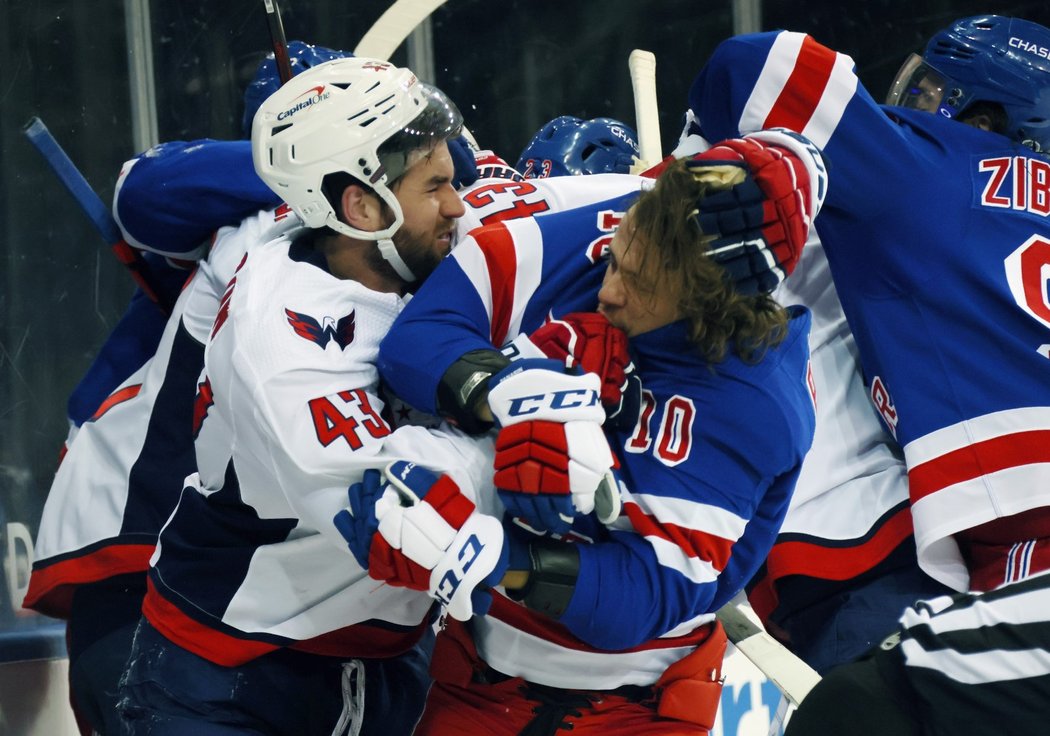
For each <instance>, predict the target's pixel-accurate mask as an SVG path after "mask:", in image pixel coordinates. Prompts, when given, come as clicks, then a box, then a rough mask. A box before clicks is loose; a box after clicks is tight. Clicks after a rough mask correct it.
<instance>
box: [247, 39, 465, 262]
mask: <svg viewBox="0 0 1050 736" xmlns="http://www.w3.org/2000/svg"><path fill="white" fill-rule="evenodd" d="M461 127H462V117H461V116H460V114H459V110H457V109H456V106H455V105H454V104H453V103H452V102H451V100H449V99H448V97H446V96H445V94H444V93H443V92H441V91H440V90H438V89H436V88H434V87H431V86H429V85H426V84H423V83H422V82H420V81H419V80H418V79H417V78H416V76H415V75H414V74H413V73H412V72H411V71H409V70H408V69H403V68H399V67H396V66H394V65H392V64H389V63H387V62H385V61H381V60H377V59H366V58H361V57H353V58H342V59H334V60H331V61H327V62H324V63H322V64H320V65H318V66H316V67H313V68H311V69H308V70H306V71H304V72H303V73H301V74H299V75H297V76H295V77H292V79H291V80H289V81H288V82H287V83H286V84H285V85H284V86H283V87H281V88H280V89H278V90H277V91H276V92H274V93H273V94H272V95H271V96H270V97H268V98H267V99H266V100H265V101H264V102H263V104H262V105H261V106H260V107H259V110H258V112H257V113H256V115H255V119H254V121H253V123H252V158H253V159H254V162H255V170H256V173H258V175H259V177H260V178H261V179H262V180H263V181H264V182H266V184H267V186H269V187H270V188H271V189H273V190H274V192H276V193H277V194H278V195H279V196H280V197H281V198H282V199H284V201H285V202H286V203H287V204H288V205H289V206H290V207H291V208H292V209H293V210H294V211H295V212H296V214H298V215H299V216H300V217H301V218H302V220H303V222H304V223H305V224H306V225H307V226H308V227H311V228H321V227H329V228H331V229H332V230H335V231H336V232H338V233H340V234H343V235H346V236H348V237H351V238H355V239H360V240H372V241H380V242H382V241H389V240H390V238H391V237H392V236H393V234H394V233H395V232H396V231H397V229H398V228H399V227H401V225H402V224H403V223H404V213H403V212H402V211H401V205H400V204H399V202H398V200H397V197H396V196H395V195H394V192H393V191H392V189H391V186H392V184H393V183H394V182H395V181H396V180H397V179H398V178H400V177H401V176H402V175H403V174H404V173H405V172H406V171H407V170H408V169H409V168H411V166H412V165H414V164H415V163H416V162H417V161H418V160H420V159H421V158H422V157H423V156H425V155H426V154H427V153H428V152H429V151H430V150H432V149H433V148H434V146H436V145H438V144H439V143H441V142H442V141H444V140H447V139H448V138H451V137H455V136H456V135H458V134H459V131H460V129H461ZM335 173H345V174H348V175H349V176H351V177H353V178H354V179H355V180H357V181H358V182H360V183H361V184H362V185H363V186H365V187H367V188H369V189H370V190H371V191H373V192H374V193H375V194H376V195H377V196H378V197H379V198H380V199H381V200H382V201H383V202H385V203H386V204H387V206H389V207H390V210H391V212H392V213H393V215H394V219H393V222H392V223H391V224H390V225H389V226H388V227H385V228H383V229H382V230H377V231H374V232H372V231H364V230H359V229H358V228H355V227H352V226H350V225H348V224H347V223H345V222H343V221H342V220H340V219H339V216H338V214H337V212H336V210H335V208H334V207H333V205H332V203H331V202H330V201H329V199H328V197H327V196H326V193H325V187H324V186H323V182H324V178H325V177H326V176H328V175H329V174H335ZM381 250H382V251H383V253H384V257H385V258H387V260H389V261H390V262H391V265H393V266H394V268H395V269H396V270H397V271H398V274H399V275H400V276H401V277H402V278H404V279H406V280H414V279H413V278H412V274H411V271H409V270H408V267H407V266H406V265H405V264H404V262H403V261H402V260H401V258H400V257H399V256H397V253H396V250H395V249H393V244H392V243H390V244H389V245H386V246H385V248H381ZM391 252H393V254H394V257H390V255H389V254H390V253H391Z"/></svg>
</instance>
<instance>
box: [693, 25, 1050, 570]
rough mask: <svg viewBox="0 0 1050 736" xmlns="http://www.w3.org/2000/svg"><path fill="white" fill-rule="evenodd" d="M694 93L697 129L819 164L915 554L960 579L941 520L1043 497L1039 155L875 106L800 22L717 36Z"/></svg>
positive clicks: (1048, 427)
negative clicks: (794, 141)
mask: <svg viewBox="0 0 1050 736" xmlns="http://www.w3.org/2000/svg"><path fill="white" fill-rule="evenodd" d="M690 106H691V107H692V108H693V110H694V112H695V113H696V115H697V118H698V120H699V126H700V128H701V132H702V134H703V135H704V136H705V137H707V138H708V139H719V138H723V137H727V136H734V135H738V134H740V133H746V132H748V131H752V130H757V129H761V128H770V127H783V128H787V129H790V130H794V131H797V132H800V133H802V134H803V135H805V136H806V137H807V138H809V139H810V140H811V141H813V142H814V143H815V144H816V145H817V146H819V147H820V148H821V149H823V151H824V153H825V156H826V157H827V159H828V160H829V161H830V162H831V177H830V183H829V190H828V193H827V199H826V201H825V204H824V209H823V211H822V212H821V215H820V217H819V218H818V219H817V221H816V227H817V231H818V233H819V235H820V238H821V241H822V242H823V244H824V248H825V250H826V252H827V256H828V261H829V263H830V266H831V270H832V275H833V277H834V279H835V283H836V287H837V290H838V294H839V297H840V298H841V300H842V306H843V309H844V311H845V313H846V317H847V319H848V320H849V323H850V326H851V328H852V330H853V334H854V337H855V338H856V341H857V345H858V348H859V352H860V358H861V363H862V365H863V367H864V370H865V374H866V380H867V386H868V391H869V395H870V397H871V400H872V402H873V404H874V405H875V407H876V409H877V410H878V411H879V413H880V414H881V416H882V419H883V421H884V422H885V424H886V426H887V427H888V429H889V431H890V432H891V433H892V434H893V435H894V436H895V437H896V439H897V440H898V441H899V442H900V444H901V445H902V446H903V448H904V454H905V460H906V463H907V467H908V480H909V486H910V495H911V504H912V515H913V521H914V525H915V537H916V542H917V546H918V552H919V561H920V564H921V565H922V567H923V568H924V569H925V570H926V571H927V572H928V573H929V574H930V575H932V576H933V577H935V578H937V579H939V580H941V581H942V582H944V583H946V584H948V585H950V586H952V587H955V588H957V589H960V590H963V589H965V588H966V587H967V585H968V582H969V575H968V572H967V569H966V565H965V563H964V561H963V559H962V556H961V554H960V552H959V548H958V545H957V543H956V542H955V540H954V539H953V535H955V534H958V533H960V532H963V531H964V530H967V529H971V528H973V527H975V526H978V525H981V524H984V523H986V522H989V521H992V520H994V519H998V518H1001V517H1007V516H1011V515H1014V514H1018V513H1020V512H1023V511H1026V510H1029V509H1035V508H1038V507H1043V506H1047V505H1050V380H1047V379H1048V368H1050V366H1048V364H1047V360H1048V358H1050V329H1048V328H1050V298H1048V296H1047V293H1048V292H1047V284H1048V280H1047V275H1046V274H1047V272H1048V271H1047V269H1048V265H1050V223H1048V220H1047V217H1048V216H1050V161H1047V160H1046V159H1044V158H1043V157H1041V156H1038V155H1036V154H1033V153H1032V151H1031V150H1030V149H1027V148H1024V147H1022V146H1020V145H1019V144H1015V143H1013V142H1012V141H1010V140H1008V139H1007V138H1005V137H1003V136H1000V135H997V134H994V133H990V132H986V131H981V130H978V129H975V128H971V127H969V126H967V125H963V124H959V123H957V122H954V121H950V120H947V119H942V118H940V117H939V116H936V115H931V114H928V113H924V112H921V111H915V110H907V109H900V108H893V107H883V106H880V105H878V104H876V103H875V102H874V100H873V99H872V97H871V96H870V95H869V94H868V92H867V91H866V90H865V89H864V88H863V87H862V86H861V85H860V84H859V82H858V80H857V77H856V74H855V73H854V70H853V62H852V60H851V59H850V58H849V57H847V56H844V55H842V54H838V53H836V52H834V51H831V50H829V49H827V48H825V47H823V46H821V45H820V44H818V43H816V42H815V41H814V40H813V39H812V38H810V37H808V36H805V35H803V34H799V33H790V32H776V33H764V34H757V35H749V36H741V37H736V38H733V39H730V40H728V41H726V42H724V43H723V44H721V45H720V46H719V48H718V49H717V50H716V51H715V53H714V55H713V56H712V58H711V60H710V62H709V63H708V65H707V66H706V67H705V68H704V69H703V70H702V71H701V73H700V74H699V76H698V77H697V78H696V80H695V82H694V84H693V87H692V89H691V91H690ZM941 202H948V203H950V205H949V206H950V207H952V208H954V209H952V210H951V211H950V212H948V213H946V214H945V213H942V212H941V211H940V209H939V204H938V203H941Z"/></svg>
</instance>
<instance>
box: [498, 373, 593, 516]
mask: <svg viewBox="0 0 1050 736" xmlns="http://www.w3.org/2000/svg"><path fill="white" fill-rule="evenodd" d="M489 385H490V387H491V388H490V390H489V396H488V401H489V408H490V409H491V410H492V415H493V416H494V417H495V418H496V421H497V423H498V424H499V426H500V427H501V429H500V432H499V435H498V436H497V438H496V459H495V462H494V465H495V469H496V475H495V485H496V488H497V489H499V494H500V498H501V499H502V501H503V505H504V506H505V507H506V509H507V511H508V512H510V514H511V516H516V517H519V518H521V519H522V520H523V521H524V522H525V523H526V524H528V525H529V526H530V527H533V528H534V529H536V530H544V531H549V532H556V533H563V532H566V531H568V530H569V527H570V526H571V525H572V521H573V518H574V516H575V514H576V513H580V514H589V513H590V512H591V511H593V510H594V497H595V493H596V492H597V490H598V488H599V486H600V485H601V484H602V482H603V481H604V480H605V477H606V475H607V473H608V472H609V470H610V468H611V467H612V466H613V462H614V459H613V455H612V450H610V449H609V443H608V442H607V441H606V439H605V435H604V433H603V432H602V428H601V424H602V421H603V420H604V419H605V412H604V410H603V409H602V406H601V402H600V401H599V398H598V388H599V380H598V377H597V376H596V375H595V374H593V373H585V374H583V375H568V374H566V373H565V372H564V370H563V369H562V366H561V364H560V363H558V362H557V361H553V360H542V359H531V360H519V361H515V362H514V363H512V364H511V365H510V366H509V367H508V368H506V369H504V370H503V371H502V372H501V373H498V374H496V375H495V376H493V377H492V379H490V382H489Z"/></svg>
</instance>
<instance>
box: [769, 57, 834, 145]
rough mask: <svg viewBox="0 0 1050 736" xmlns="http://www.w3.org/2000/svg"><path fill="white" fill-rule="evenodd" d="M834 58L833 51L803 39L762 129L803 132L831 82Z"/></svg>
mask: <svg viewBox="0 0 1050 736" xmlns="http://www.w3.org/2000/svg"><path fill="white" fill-rule="evenodd" d="M835 57H836V54H835V52H834V51H832V50H831V49H829V48H826V47H825V46H821V45H820V44H819V43H817V42H816V41H814V40H813V39H812V38H810V37H809V36H806V37H805V39H804V40H803V41H802V48H801V49H799V52H798V57H797V58H796V59H795V68H794V69H793V70H792V71H791V76H789V77H788V80H787V84H785V85H784V89H783V90H782V91H781V93H780V97H778V98H777V101H776V103H775V104H774V105H773V108H772V109H771V110H770V111H769V115H768V116H767V117H766V120H765V123H764V124H763V126H762V127H764V128H788V129H789V130H796V131H802V130H803V129H804V128H805V127H806V124H807V123H808V122H809V120H810V118H812V117H813V113H814V112H816V109H817V105H818V104H819V103H820V98H821V96H822V95H823V94H824V89H825V87H827V85H828V80H829V79H831V70H832V68H833V67H834V66H835Z"/></svg>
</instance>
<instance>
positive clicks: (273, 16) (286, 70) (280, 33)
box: [263, 0, 292, 84]
mask: <svg viewBox="0 0 1050 736" xmlns="http://www.w3.org/2000/svg"><path fill="white" fill-rule="evenodd" d="M263 5H265V6H266V25H267V26H268V27H269V29H270V43H271V44H272V45H273V58H274V61H276V62H277V75H278V77H279V78H280V80H281V84H284V83H285V82H287V81H288V80H289V79H291V78H292V61H291V59H289V58H288V39H286V38H285V36H284V23H283V22H282V21H281V8H280V6H279V5H278V4H277V0H263Z"/></svg>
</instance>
